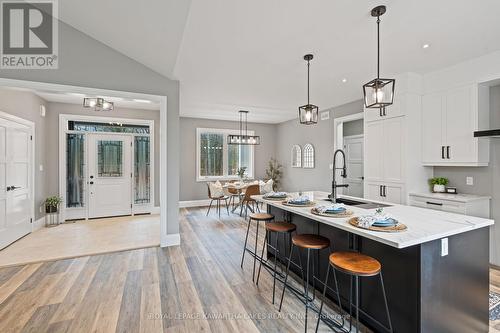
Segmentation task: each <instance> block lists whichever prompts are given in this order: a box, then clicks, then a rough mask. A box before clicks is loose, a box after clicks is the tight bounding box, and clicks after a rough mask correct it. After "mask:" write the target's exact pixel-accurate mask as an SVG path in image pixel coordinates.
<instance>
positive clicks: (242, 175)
mask: <svg viewBox="0 0 500 333" xmlns="http://www.w3.org/2000/svg"><path fill="white" fill-rule="evenodd" d="M246 171H247V167H241V168H239V169H238V171H236V174H237V175H238V177H240V180H241V181H243V178H245V172H246Z"/></svg>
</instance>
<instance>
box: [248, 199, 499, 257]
mask: <svg viewBox="0 0 500 333" xmlns="http://www.w3.org/2000/svg"><path fill="white" fill-rule="evenodd" d="M290 195H291V196H298V194H297V193H290ZM303 195H308V196H309V197H310V198H311V199H312V200H314V201H315V202H316V204H317V205H328V201H325V200H324V199H326V198H327V197H328V193H326V192H319V191H311V192H303ZM339 197H340V198H346V199H352V200H357V201H363V202H375V201H369V200H365V199H361V198H355V197H349V196H342V195H341V196H339ZM253 198H254V199H255V200H257V201H260V202H264V203H266V204H268V205H270V206H274V207H278V208H280V209H283V210H286V211H289V212H291V213H294V214H297V215H301V216H304V217H307V218H309V219H311V220H314V221H318V222H320V223H324V224H328V225H331V226H333V227H336V228H339V229H342V230H345V231H348V232H351V233H353V234H357V235H359V236H362V237H366V238H369V239H372V240H374V241H377V242H380V243H384V244H387V245H390V246H393V247H396V248H405V247H409V246H413V245H418V244H422V243H426V242H429V241H433V240H436V239H440V238H445V237H449V236H453V235H457V234H461V233H464V232H468V231H471V230H474V229H479V228H484V227H487V226H490V225H493V224H494V221H493V220H490V219H484V218H479V217H472V216H467V215H460V214H455V213H448V212H443V211H437V210H431V209H426V208H419V207H413V206H404V205H394V204H390V205H391V206H390V207H385V208H384V212H385V213H388V214H390V215H391V216H392V217H394V218H395V219H396V220H398V221H399V222H401V223H404V224H405V225H406V226H407V227H408V229H406V230H405V231H402V232H394V233H389V232H379V231H378V232H377V231H371V230H367V229H362V228H358V227H354V226H352V225H350V224H349V223H348V222H347V221H348V220H349V218H351V217H353V216H360V215H368V214H373V213H374V212H375V208H373V209H363V208H359V207H356V206H347V207H348V209H349V210H351V211H353V212H354V215H353V216H351V217H349V218H333V217H323V216H318V215H314V214H312V213H311V208H312V207H290V206H285V205H283V204H282V203H281V201H272V200H265V199H264V198H263V196H262V195H256V196H253ZM380 203H381V204H387V203H384V202H380ZM472 245H473V244H471V246H472Z"/></svg>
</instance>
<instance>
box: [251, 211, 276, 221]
mask: <svg viewBox="0 0 500 333" xmlns="http://www.w3.org/2000/svg"><path fill="white" fill-rule="evenodd" d="M249 217H250V219H251V220H256V221H269V220H272V219H274V215H272V214H268V213H251V214H250V215H249Z"/></svg>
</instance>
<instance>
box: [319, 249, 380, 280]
mask: <svg viewBox="0 0 500 333" xmlns="http://www.w3.org/2000/svg"><path fill="white" fill-rule="evenodd" d="M329 259H330V264H332V265H333V266H334V267H335V268H337V269H338V270H340V271H343V272H344V273H347V274H352V275H358V276H374V275H377V274H378V273H380V270H381V269H382V266H381V265H380V262H379V261H378V260H377V259H375V258H372V257H370V256H367V255H365V254H361V253H358V252H334V253H332V254H331V255H330V258H329Z"/></svg>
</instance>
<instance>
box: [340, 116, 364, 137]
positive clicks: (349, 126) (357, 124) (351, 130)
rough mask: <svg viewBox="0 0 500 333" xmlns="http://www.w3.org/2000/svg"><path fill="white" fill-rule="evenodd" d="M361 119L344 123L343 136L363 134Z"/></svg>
mask: <svg viewBox="0 0 500 333" xmlns="http://www.w3.org/2000/svg"><path fill="white" fill-rule="evenodd" d="M363 126H364V125H363V119H358V120H353V121H348V122H345V123H344V136H350V135H360V134H363Z"/></svg>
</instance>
